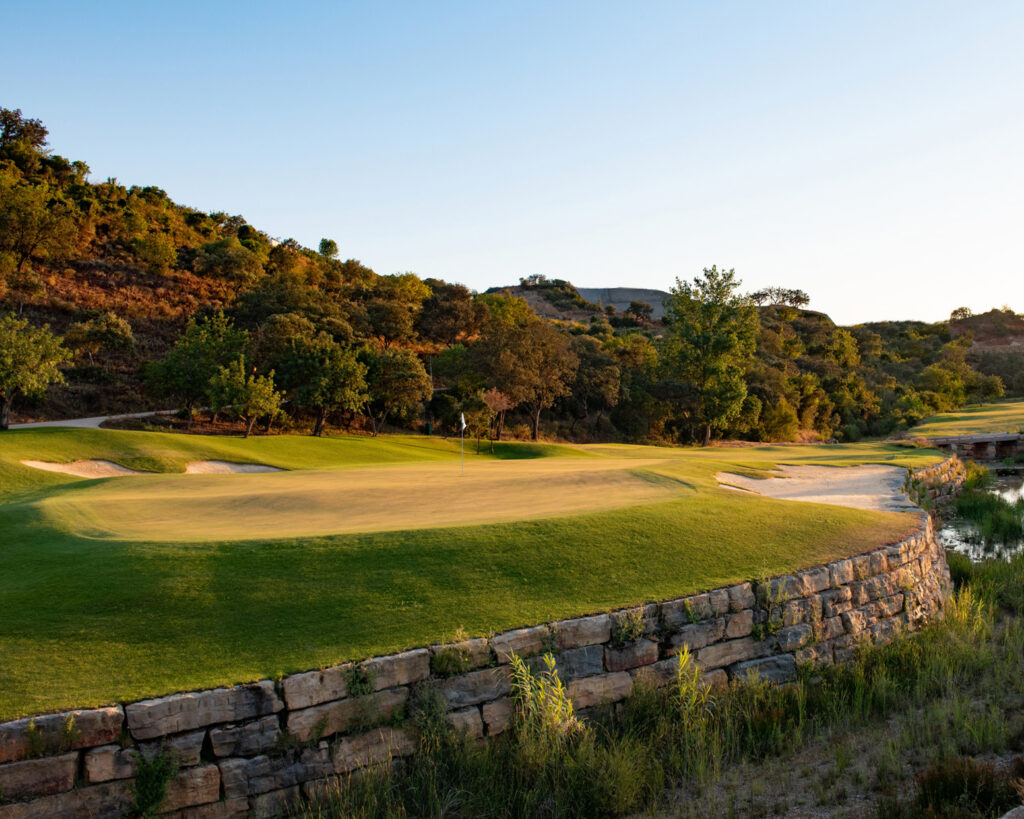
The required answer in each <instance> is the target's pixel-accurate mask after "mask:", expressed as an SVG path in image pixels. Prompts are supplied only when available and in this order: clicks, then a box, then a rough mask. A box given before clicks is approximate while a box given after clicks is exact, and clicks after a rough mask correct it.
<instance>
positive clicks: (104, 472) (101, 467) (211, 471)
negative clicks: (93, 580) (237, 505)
mask: <svg viewBox="0 0 1024 819" xmlns="http://www.w3.org/2000/svg"><path fill="white" fill-rule="evenodd" d="M21 463H22V464H23V465H24V466H31V467H32V468H33V469H43V470H45V471H46V472H60V473H62V474H64V475H74V476H75V477H76V478H120V477H123V476H125V475H157V474H159V473H157V472H141V471H139V470H138V469H129V468H128V467H127V466H121V464H115V463H114V462H113V461H104V460H100V459H92V460H83V461H72V462H71V463H67V464H62V463H57V462H56V461H22V462H21ZM283 471H284V470H282V469H279V468H278V467H276V466H268V465H267V464H239V463H234V462H233V461H192V462H191V463H190V464H187V465H186V466H185V473H186V474H188V475H235V474H251V473H253V472H283Z"/></svg>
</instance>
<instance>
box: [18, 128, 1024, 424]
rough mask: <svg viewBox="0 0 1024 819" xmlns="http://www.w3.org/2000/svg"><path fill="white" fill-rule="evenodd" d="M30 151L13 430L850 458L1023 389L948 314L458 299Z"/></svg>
mask: <svg viewBox="0 0 1024 819" xmlns="http://www.w3.org/2000/svg"><path fill="white" fill-rule="evenodd" d="M46 140H47V130H46V128H45V127H44V125H43V124H42V123H40V122H39V121H38V120H33V119H30V118H26V117H25V116H23V115H22V114H21V112H20V111H18V110H10V109H0V316H5V318H4V319H3V322H2V323H0V344H3V343H5V342H4V338H5V336H4V333H5V332H6V333H7V336H6V338H7V339H8V341H7V342H6V343H7V345H8V351H10V350H12V349H14V346H15V342H14V341H12V340H11V339H20V342H19V343H21V342H25V343H27V339H28V338H29V336H28V332H29V329H28V328H33V327H34V328H41V327H43V326H46V325H48V326H49V328H50V329H51V330H52V331H53V332H54V333H55V334H56V335H58V336H60V337H61V338H62V341H63V349H64V350H65V351H66V352H64V353H61V354H55V356H56V357H54V358H53V364H54V366H55V367H56V368H58V369H59V372H60V373H61V375H60V376H59V379H62V380H63V381H64V383H54V384H51V386H50V388H49V390H47V391H45V392H43V391H41V390H40V389H37V386H38V385H36V386H31V385H29V382H28V381H21V382H19V381H18V380H17V378H16V377H15V376H14V375H11V372H13V370H14V369H16V368H17V361H16V360H15V361H12V360H8V361H7V363H6V364H4V363H3V362H4V355H3V352H4V351H3V350H0V399H3V401H4V402H5V405H10V402H11V401H12V400H13V401H14V404H13V413H14V415H13V417H12V420H18V419H19V418H21V419H34V418H41V417H73V416H78V415H97V414H110V413H116V412H133V411H138V410H141V409H147V408H164V407H181V408H183V410H185V413H184V415H183V419H187V420H183V423H191V419H192V417H193V416H195V417H196V418H197V419H199V420H200V421H202V420H203V419H209V418H210V416H211V415H213V414H216V415H217V416H218V419H219V421H220V422H221V423H223V422H230V423H233V424H235V425H236V426H237V428H238V429H243V428H244V429H246V430H254V429H262V428H263V427H264V426H268V427H269V426H271V425H274V426H277V427H278V428H280V427H282V426H284V427H292V428H295V429H309V430H311V431H315V432H318V433H319V432H321V431H323V429H324V428H326V427H327V426H329V425H340V426H342V427H344V428H347V429H362V430H366V431H368V432H374V433H375V432H379V431H381V430H383V429H385V428H386V427H388V426H389V425H390V426H395V425H399V426H404V427H411V428H416V429H423V430H429V431H434V432H438V431H440V432H444V433H446V434H448V433H453V432H455V431H456V430H457V427H458V425H459V423H460V418H461V417H462V415H464V416H465V419H466V422H467V424H468V427H469V429H468V433H469V434H470V435H474V436H478V437H484V436H487V435H491V436H500V435H508V434H515V435H518V436H532V437H537V436H541V435H546V436H563V437H570V438H583V439H598V438H600V439H608V440H650V441H666V442H676V441H679V442H686V441H700V440H702V439H708V438H711V437H738V438H745V439H750V440H760V441H768V440H795V439H800V438H808V439H809V438H820V439H829V438H840V439H844V440H856V439H858V438H860V437H862V436H865V435H885V434H889V433H891V432H893V431H897V430H900V429H905V428H907V427H909V426H911V425H913V424H914V423H916V422H917V421H918V420H920V419H921V418H923V417H924V416H926V415H928V414H931V413H933V412H936V411H942V410H948V409H951V408H955V407H958V406H960V405H961V404H963V403H964V402H966V401H969V400H989V399H992V398H996V397H999V396H1000V395H1002V394H1003V389H1004V383H1003V382H1004V381H1005V382H1006V385H1007V386H1008V387H1010V388H1011V389H1012V390H1015V391H1018V392H1019V391H1021V390H1024V383H1021V380H1020V378H1021V376H1020V367H1019V366H1016V365H1012V364H1011V365H1009V366H1007V364H1006V362H1007V361H1008V360H1010V359H1006V358H1005V356H1004V357H1001V356H1003V353H1004V352H1005V351H1001V350H999V349H994V348H993V345H988V346H984V347H983V349H981V350H978V349H974V348H972V345H973V344H974V343H975V328H974V325H972V324H971V321H970V320H969V319H970V317H969V316H966V315H964V314H960V315H957V316H955V319H956V320H955V321H953V322H952V323H938V324H927V323H922V322H889V323H877V324H865V325H859V326H856V327H847V328H841V327H837V326H836V325H835V324H834V323H833V322H832V321H831V320H830V319H829V318H828V316H825V315H823V314H821V313H817V312H814V311H812V310H808V309H806V305H807V302H808V298H807V296H806V294H803V293H801V292H800V291H794V290H786V289H783V288H768V289H767V290H763V291H760V292H759V293H757V294H751V295H750V296H747V295H745V294H743V292H742V291H741V289H740V282H739V281H738V280H737V279H736V278H735V276H734V275H733V274H732V273H731V271H719V270H717V269H716V268H711V269H708V270H705V271H704V272H703V274H702V275H700V276H698V277H696V278H695V279H692V280H689V281H686V280H684V281H682V282H679V283H677V286H676V287H675V288H674V289H673V291H672V295H671V296H670V297H669V299H667V300H666V303H665V315H664V318H663V319H656V318H654V315H655V313H658V314H660V312H661V310H660V308H661V305H656V306H655V305H650V304H646V303H644V302H639V301H637V302H633V303H632V304H631V305H630V307H629V309H628V310H625V311H621V312H620V311H618V310H615V309H614V308H613V307H610V306H609V307H607V308H606V307H604V306H603V305H600V304H597V303H593V302H589V301H587V300H586V299H584V298H583V297H582V296H581V295H580V293H579V291H578V290H577V289H576V288H575V287H574V286H573V285H572V284H571V283H569V282H565V281H561V280H557V279H554V280H552V279H547V278H545V277H543V276H537V275H532V276H526V277H524V278H523V279H522V280H521V281H520V283H519V284H518V285H516V286H515V287H512V288H509V289H507V290H503V289H497V290H495V291H494V292H488V293H485V294H477V293H474V292H471V291H470V290H468V289H467V288H466V287H464V286H462V285H459V284H454V283H449V282H444V281H440V280H436V279H420V278H419V277H417V276H416V275H414V274H412V273H403V274H400V275H379V274H378V273H376V272H375V271H373V270H371V269H370V268H368V267H366V266H365V265H363V264H361V263H360V262H359V261H357V260H355V259H347V260H344V259H343V258H342V257H343V254H341V253H339V248H338V246H337V244H336V243H335V242H334V241H332V240H331V239H323V240H322V241H321V242H320V244H319V246H318V247H317V248H316V249H311V248H306V247H303V246H301V245H300V244H299V243H297V242H295V241H294V240H291V239H286V240H284V241H278V240H275V239H273V238H271V235H270V234H269V233H268V232H265V231H263V230H260V229H259V228H257V227H254V226H252V225H249V224H248V223H247V222H246V220H245V219H244V218H243V217H242V216H237V215H229V214H226V213H205V212H203V211H200V210H197V209H194V208H191V207H186V206H183V205H179V204H176V203H175V202H173V201H172V200H171V199H170V198H169V197H168V195H167V194H166V193H165V192H164V191H163V190H161V189H159V188H156V187H143V188H140V187H134V186H133V187H126V186H124V185H121V184H119V183H118V182H117V180H115V179H108V180H106V181H105V182H93V181H90V180H89V168H88V166H87V165H86V164H84V163H83V162H79V161H70V160H68V159H65V158H64V157H60V156H57V155H55V154H53V153H52V152H50V151H48V150H47V147H46ZM624 284H628V282H624ZM655 307H657V308H658V309H657V310H655V309H654V308H655ZM997 312H999V311H997ZM1000 315H1003V316H1004V318H1006V319H1007V321H1010V320H1011V319H1012V321H1010V323H1011V324H1013V322H1017V324H1014V325H1013V326H1014V327H1017V326H1019V325H1021V324H1024V320H1022V319H1021V318H1020V317H1019V316H1016V315H1015V314H1014V313H1013V312H1012V311H1008V313H1007V312H1006V311H1004V312H1001V313H1000ZM22 322H27V323H22ZM975 323H977V322H975ZM990 324H991V323H989V324H986V325H985V327H986V332H987V331H988V329H990ZM5 328H6V329H5ZM34 337H35V336H33V338H34ZM986 338H987V336H986ZM1016 354H1019V353H1016ZM12 358H17V356H11V355H9V356H8V359H12ZM5 368H6V375H5ZM40 371H41V370H40ZM55 372H56V370H55ZM999 376H1002V379H1000V377H999ZM5 379H6V381H5ZM37 380H38V379H37ZM200 408H210V410H211V411H210V412H204V413H199V412H198V410H199V409H200ZM215 410H219V412H216V413H214V411H215ZM197 428H201V427H197Z"/></svg>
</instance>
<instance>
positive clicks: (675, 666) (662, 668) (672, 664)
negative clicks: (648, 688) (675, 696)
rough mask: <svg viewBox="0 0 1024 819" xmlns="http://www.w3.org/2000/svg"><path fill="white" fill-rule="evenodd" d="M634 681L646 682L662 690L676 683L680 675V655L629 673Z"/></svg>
mask: <svg viewBox="0 0 1024 819" xmlns="http://www.w3.org/2000/svg"><path fill="white" fill-rule="evenodd" d="M629 673H630V676H632V677H633V679H634V680H643V681H644V682H646V683H648V684H651V685H654V686H655V687H657V688H662V687H664V686H666V685H671V684H672V683H673V682H675V679H676V676H677V675H678V674H679V655H675V656H672V657H669V658H668V659H667V660H659V661H658V662H656V663H651V664H650V665H645V666H641V667H640V668H634V669H633V670H632V671H630V672H629Z"/></svg>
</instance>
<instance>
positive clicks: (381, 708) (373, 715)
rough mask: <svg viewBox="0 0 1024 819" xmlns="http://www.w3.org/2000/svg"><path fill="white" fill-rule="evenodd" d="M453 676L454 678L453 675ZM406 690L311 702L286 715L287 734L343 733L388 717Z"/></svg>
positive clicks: (404, 697)
mask: <svg viewBox="0 0 1024 819" xmlns="http://www.w3.org/2000/svg"><path fill="white" fill-rule="evenodd" d="M456 679H457V678H456ZM408 699H409V689H407V688H389V689H387V690H385V691H378V692H377V693H375V694H367V695H366V696H363V697H352V698H349V699H347V700H338V701H337V702H328V703H325V704H324V705H314V706H313V707H312V708H304V709H302V710H301V711H292V712H290V713H289V714H288V725H287V728H288V733H289V734H291V735H292V736H294V737H296V738H297V739H298V740H299V741H300V742H308V741H309V740H311V739H314V738H318V739H319V738H323V737H329V736H333V735H334V734H339V733H344V732H346V731H350V730H352V729H353V728H357V727H359V726H360V725H373V724H375V723H378V722H385V721H387V720H389V719H391V717H392V716H394V715H395V714H396V713H399V712H401V711H402V710H403V709H404V708H405V703H406V700H408Z"/></svg>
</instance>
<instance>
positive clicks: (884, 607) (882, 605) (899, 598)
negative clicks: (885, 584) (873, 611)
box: [877, 594, 903, 617]
mask: <svg viewBox="0 0 1024 819" xmlns="http://www.w3.org/2000/svg"><path fill="white" fill-rule="evenodd" d="M877 606H878V613H879V615H880V616H882V617H892V616H893V615H894V614H899V613H900V612H901V611H903V595H902V594H893V595H890V596H889V597H882V598H880V599H879V600H878V601H877Z"/></svg>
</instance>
